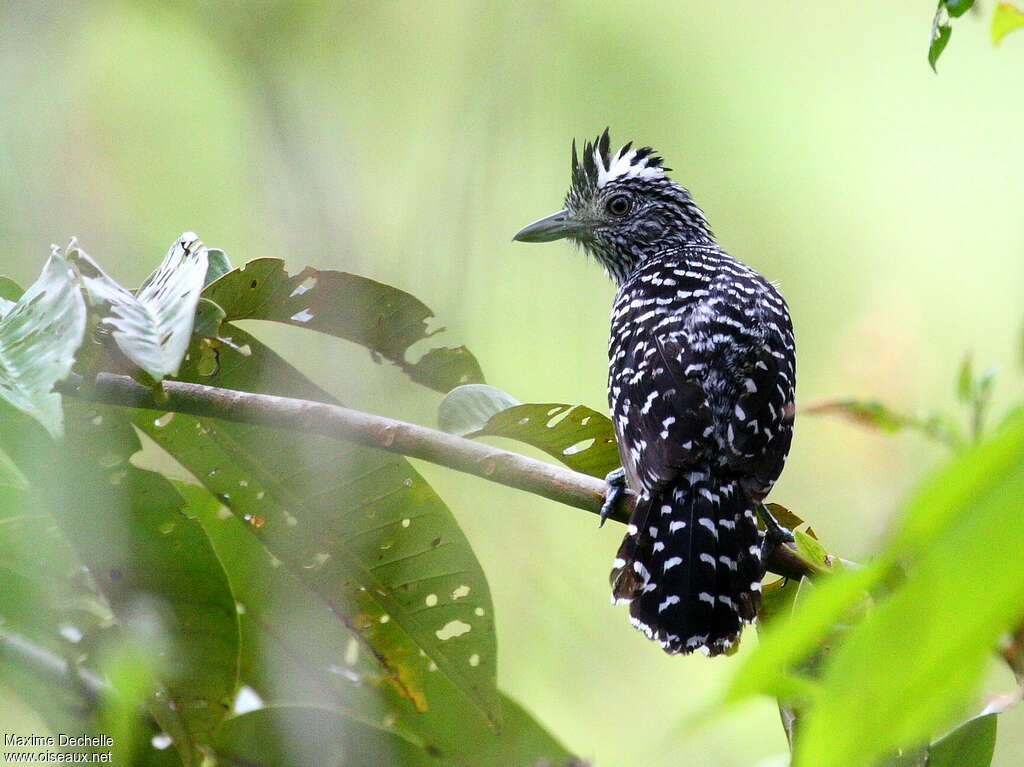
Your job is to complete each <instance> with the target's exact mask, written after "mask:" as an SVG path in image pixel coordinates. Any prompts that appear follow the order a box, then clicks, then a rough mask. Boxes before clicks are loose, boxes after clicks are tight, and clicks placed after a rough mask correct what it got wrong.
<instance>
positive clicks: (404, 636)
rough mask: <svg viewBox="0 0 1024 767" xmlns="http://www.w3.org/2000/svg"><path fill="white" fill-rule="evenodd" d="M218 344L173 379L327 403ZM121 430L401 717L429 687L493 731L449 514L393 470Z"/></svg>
mask: <svg viewBox="0 0 1024 767" xmlns="http://www.w3.org/2000/svg"><path fill="white" fill-rule="evenodd" d="M222 332H223V333H224V334H225V335H227V336H230V337H231V338H232V339H233V343H234V345H235V348H231V347H227V346H225V347H224V348H221V349H220V350H219V352H218V362H219V364H218V365H217V368H216V370H215V371H213V373H212V374H211V375H206V376H204V375H201V374H200V373H199V372H198V370H197V368H196V366H197V364H198V360H197V359H196V358H195V356H194V355H195V352H196V349H197V345H193V347H192V352H191V353H190V359H189V362H188V363H187V364H186V365H185V366H184V367H183V368H182V371H181V377H182V378H183V379H185V380H193V381H197V382H200V383H206V384H211V385H219V386H224V387H226V388H233V389H241V390H253V389H256V390H261V391H269V392H272V393H283V394H288V395H289V396H293V397H304V398H308V399H316V400H322V401H333V400H332V398H331V397H330V395H328V394H327V393H326V392H324V391H323V390H321V389H319V388H317V387H315V386H314V385H313V384H311V383H310V382H309V381H308V380H307V379H305V378H304V377H303V376H302V375H301V374H299V373H298V372H297V371H296V370H295V369H294V368H292V367H291V366H290V365H288V364H287V363H286V362H285V361H284V360H282V359H281V358H280V357H278V356H277V355H276V354H274V353H273V352H272V351H270V350H269V349H267V348H266V347H265V346H263V345H262V344H260V343H259V342H258V341H257V340H256V339H255V338H253V337H252V336H249V335H248V334H246V333H244V332H243V331H241V330H240V329H238V328H236V327H234V326H231V325H230V324H226V325H225V326H224V327H223V328H222ZM243 348H244V349H245V350H246V352H247V354H243V353H242V352H241V351H240V349H243ZM135 423H136V425H137V426H139V428H141V429H142V430H143V431H145V432H146V433H147V434H149V435H150V436H151V437H152V438H153V439H154V440H156V442H157V443H158V444H160V445H161V446H162V447H163V448H164V449H165V450H167V451H168V452H169V453H171V455H173V456H174V457H175V458H176V459H177V460H178V461H179V462H181V463H182V464H183V465H184V466H185V467H186V468H187V469H189V470H190V471H191V472H192V474H193V475H194V476H195V477H197V478H198V479H199V480H200V481H201V482H202V483H203V484H204V485H205V486H206V487H207V488H208V489H209V490H210V491H211V492H212V493H214V495H216V496H217V498H218V499H220V500H221V502H222V503H224V504H225V506H227V507H229V508H230V509H231V510H232V511H233V512H234V514H235V515H236V517H237V519H238V520H241V521H244V522H246V523H247V527H246V529H247V530H248V531H249V532H250V533H251V534H253V535H256V536H257V537H258V538H259V540H260V541H261V542H262V543H263V545H264V546H266V548H267V549H268V550H269V551H270V552H271V553H272V554H273V555H274V556H275V557H276V558H277V559H278V560H279V561H280V562H282V563H283V564H284V565H285V566H286V567H288V568H289V570H290V571H291V572H292V573H293V574H294V575H295V576H296V577H298V578H299V580H300V581H301V582H302V583H303V584H304V585H305V587H306V589H307V590H308V592H309V594H311V595H312V596H313V597H315V598H316V599H317V600H318V602H319V604H320V605H321V609H323V610H325V611H330V614H331V615H332V617H333V620H335V621H338V622H340V623H341V624H343V625H344V626H345V627H347V629H349V630H350V631H352V632H353V633H354V634H355V635H356V636H357V637H358V638H359V642H360V644H361V645H362V646H363V648H364V649H365V650H366V651H369V652H370V653H371V654H372V655H373V656H374V657H376V658H377V660H378V662H379V664H380V666H381V674H382V675H383V677H384V678H385V679H386V680H387V682H389V683H390V684H392V685H393V686H394V687H395V689H396V690H398V691H400V693H401V694H403V695H405V696H407V697H408V699H409V700H410V701H412V702H413V703H414V705H416V706H417V707H418V708H420V709H425V708H429V707H431V706H432V705H434V704H433V703H432V701H431V700H430V699H429V697H428V695H427V693H426V690H427V682H426V680H427V678H428V677H429V676H430V675H432V674H442V675H444V676H445V677H446V678H447V679H448V680H449V681H450V682H451V683H452V684H453V685H454V686H455V688H456V689H458V690H459V691H460V692H461V693H462V694H463V695H465V696H466V697H467V699H468V700H470V701H472V703H473V704H474V705H475V706H476V707H477V708H478V709H479V711H480V712H481V713H483V714H484V716H485V717H486V718H487V719H488V720H489V721H491V722H492V723H496V722H497V721H498V719H499V703H498V696H497V691H496V689H495V667H496V666H495V664H496V657H495V642H494V624H493V620H494V618H493V610H492V605H491V601H490V594H489V590H488V587H487V581H486V579H485V577H484V574H483V571H482V570H481V568H480V565H479V563H478V562H477V560H476V558H475V556H474V555H473V552H472V550H471V549H470V547H469V544H468V542H467V541H466V539H465V536H464V535H463V533H462V531H461V530H460V529H459V527H458V524H457V523H456V521H455V519H454V517H453V516H452V515H451V512H449V511H448V509H447V508H446V507H445V506H444V504H443V503H442V501H441V499H440V498H438V496H437V495H436V494H435V493H434V492H433V490H432V489H431V488H430V487H429V486H428V485H427V484H426V482H424V480H423V479H422V477H420V476H419V474H418V473H417V472H416V471H415V470H414V469H413V468H412V466H411V465H410V464H409V463H408V462H407V461H406V460H404V459H403V458H401V457H399V456H395V455H393V454H390V453H385V452H381V451H374V450H368V449H364V448H360V447H356V446H353V445H350V444H346V443H342V442H337V441H335V440H331V439H328V438H325V437H318V436H314V435H307V434H297V433H290V432H284V431H280V430H274V429H266V428H261V427H254V426H247V425H244V424H237V423H227V422H221V421H216V420H214V419H197V418H193V417H190V416H186V415H183V414H180V413H179V414H174V415H173V416H172V415H169V414H162V413H154V412H152V411H142V412H139V413H138V414H137V415H136V418H135Z"/></svg>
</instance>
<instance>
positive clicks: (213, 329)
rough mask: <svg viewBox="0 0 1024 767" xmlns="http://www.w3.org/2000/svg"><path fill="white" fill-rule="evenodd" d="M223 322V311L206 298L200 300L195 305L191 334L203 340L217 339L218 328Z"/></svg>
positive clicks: (218, 335)
mask: <svg viewBox="0 0 1024 767" xmlns="http://www.w3.org/2000/svg"><path fill="white" fill-rule="evenodd" d="M222 322H224V310H223V309H221V308H220V307H219V306H217V304H215V303H214V302H213V301H211V300H210V299H208V298H200V299H199V303H198V304H196V318H195V325H194V327H193V332H194V333H196V335H200V336H202V337H203V338H210V339H214V340H216V339H218V338H219V337H220V326H221V323H222Z"/></svg>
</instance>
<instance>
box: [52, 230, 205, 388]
mask: <svg viewBox="0 0 1024 767" xmlns="http://www.w3.org/2000/svg"><path fill="white" fill-rule="evenodd" d="M206 253H207V252H206V248H205V247H204V246H203V243H202V242H200V240H199V238H198V237H197V236H196V235H195V234H193V233H192V232H185V233H184V234H183V235H181V237H179V238H178V240H177V242H175V243H174V244H173V245H172V246H171V248H170V250H168V251H167V255H166V256H165V257H164V260H163V262H162V263H161V264H160V266H159V267H158V268H157V270H156V271H155V272H153V273H152V274H151V275H149V277H147V278H146V281H145V282H143V283H142V286H141V287H140V288H139V289H138V290H137V291H136V292H135V293H132V292H131V291H129V290H126V289H125V288H122V287H121V286H120V285H118V284H117V283H116V282H115V281H114V280H113V279H111V278H110V277H108V276H107V274H106V273H105V272H104V271H103V270H102V269H101V268H100V267H99V265H98V264H97V263H96V262H95V261H93V260H92V259H91V258H90V257H89V256H88V255H87V254H86V253H85V251H83V250H81V249H80V248H78V247H77V246H76V245H74V244H72V246H71V247H70V248H69V249H68V258H69V260H70V261H71V262H72V263H74V264H75V266H76V267H77V268H78V271H79V273H80V274H81V275H82V280H83V282H84V283H85V288H86V291H87V293H88V294H89V299H90V301H91V302H92V303H93V304H94V305H105V306H109V311H110V314H109V315H107V316H105V317H104V318H103V319H102V320H101V321H100V322H101V325H103V326H106V327H108V328H110V329H111V330H112V335H113V337H114V341H115V342H116V343H117V346H118V347H119V348H120V350H121V352H122V353H123V354H124V356H125V357H127V358H128V359H129V360H131V361H132V362H133V363H134V364H136V365H138V366H139V367H140V368H141V369H142V370H144V371H146V373H148V374H149V375H150V376H152V378H153V379H154V380H156V381H160V380H162V379H163V378H166V377H167V376H173V375H175V374H176V373H177V372H178V368H179V367H180V365H181V361H182V358H183V357H184V356H185V352H186V351H187V349H188V344H189V340H190V338H191V337H192V326H193V322H194V320H195V314H196V303H197V302H198V301H199V294H200V292H201V291H202V289H203V278H204V277H205V276H206V268H207V255H206Z"/></svg>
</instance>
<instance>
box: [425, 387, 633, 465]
mask: <svg viewBox="0 0 1024 767" xmlns="http://www.w3.org/2000/svg"><path fill="white" fill-rule="evenodd" d="M506 398H507V400H506ZM505 401H514V400H512V398H511V397H510V396H509V395H507V394H505V393H504V392H502V391H501V390H500V389H494V388H493V387H486V388H485V389H484V388H480V387H475V388H472V389H471V388H469V387H461V388H459V389H455V390H454V391H452V392H450V393H449V395H448V397H446V398H445V399H444V400H443V401H442V403H441V410H440V411H439V413H438V419H439V420H440V421H442V428H444V427H445V424H447V425H448V426H449V427H450V428H446V429H445V430H446V431H454V433H456V434H461V435H462V436H466V437H505V438H507V439H514V440H516V441H518V442H525V443H526V444H528V445H533V446H534V447H536V448H538V449H540V450H543V451H544V452H545V453H547V454H548V455H550V456H552V457H553V458H557V459H558V460H559V461H561V462H562V463H564V464H565V465H566V466H568V467H569V468H570V469H573V470H575V471H581V472H583V473H585V474H590V475H592V476H595V477H601V478H604V476H605V475H606V474H607V473H608V472H609V471H611V470H612V469H614V468H616V467H618V466H619V451H618V447H617V446H616V444H615V433H614V432H613V431H612V422H611V421H610V420H609V418H608V416H606V415H603V414H602V413H598V412H597V411H596V410H591V409H590V408H589V407H586V406H585V405H565V404H559V403H554V402H552V403H546V404H536V403H533V404H525V405H512V406H511V407H505V408H504V409H500V405H501V404H503V402H505ZM495 411H497V412H495Z"/></svg>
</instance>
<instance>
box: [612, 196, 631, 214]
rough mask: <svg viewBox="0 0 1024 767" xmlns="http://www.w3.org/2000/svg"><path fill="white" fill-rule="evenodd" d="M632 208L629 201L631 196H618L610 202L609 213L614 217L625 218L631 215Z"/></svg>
mask: <svg viewBox="0 0 1024 767" xmlns="http://www.w3.org/2000/svg"><path fill="white" fill-rule="evenodd" d="M631 206H632V204H631V203H630V200H629V195H625V194H617V195H615V196H614V197H612V198H611V199H610V200H608V204H607V206H606V207H607V208H608V212H609V213H611V214H612V215H613V216H625V215H626V214H627V213H629V209H630V207H631Z"/></svg>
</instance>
